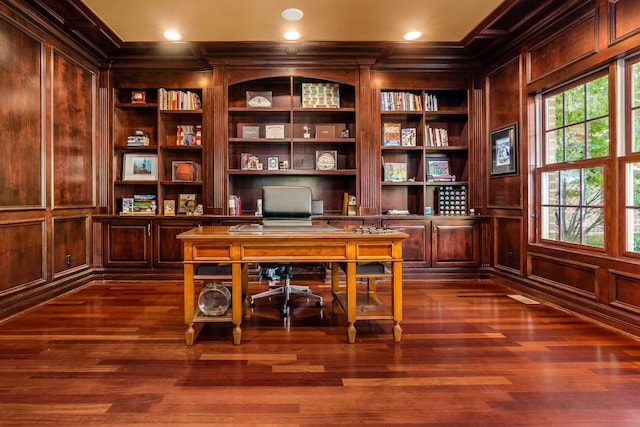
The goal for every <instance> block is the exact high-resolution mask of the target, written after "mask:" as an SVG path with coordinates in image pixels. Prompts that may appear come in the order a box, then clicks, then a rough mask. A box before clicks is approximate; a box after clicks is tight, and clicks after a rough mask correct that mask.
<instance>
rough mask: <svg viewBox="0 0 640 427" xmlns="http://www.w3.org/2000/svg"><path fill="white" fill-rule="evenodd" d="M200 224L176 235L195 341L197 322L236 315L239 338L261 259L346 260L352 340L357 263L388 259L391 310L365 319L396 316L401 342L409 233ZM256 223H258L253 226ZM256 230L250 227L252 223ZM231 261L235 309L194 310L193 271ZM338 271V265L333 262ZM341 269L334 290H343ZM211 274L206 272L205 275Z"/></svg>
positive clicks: (188, 322) (190, 336) (235, 333)
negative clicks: (251, 277)
mask: <svg viewBox="0 0 640 427" xmlns="http://www.w3.org/2000/svg"><path fill="white" fill-rule="evenodd" d="M237 228H238V227H235V228H234V227H225V226H212V227H198V228H195V229H193V230H189V231H186V232H184V233H181V234H179V235H178V236H177V238H178V239H180V240H182V241H183V244H184V321H185V324H186V325H187V330H186V331H185V339H186V342H187V345H192V344H193V340H194V335H195V331H194V328H193V324H194V322H210V321H218V322H220V321H227V322H228V321H231V322H232V323H233V324H234V329H233V342H234V344H240V341H241V337H242V329H241V328H240V324H241V322H242V315H243V310H244V307H245V298H246V294H247V286H248V285H247V282H248V274H247V263H260V262H271V263H274V262H282V261H284V260H286V261H287V262H302V263H307V262H328V263H332V264H333V263H336V262H343V263H346V292H345V300H346V301H345V304H344V305H345V306H346V312H347V321H348V326H347V335H348V340H349V343H354V342H355V339H356V328H355V322H356V320H358V314H357V312H356V263H357V262H363V261H371V262H389V263H391V272H392V291H391V300H392V301H391V314H389V315H380V316H373V315H371V314H370V313H369V314H368V315H367V316H366V317H361V319H363V318H366V319H388V318H390V319H393V323H394V325H393V337H394V341H395V342H400V339H401V336H402V328H401V327H400V321H401V320H402V240H403V239H405V238H407V237H408V235H407V234H405V233H402V232H400V231H396V230H384V232H380V233H373V234H372V233H363V232H361V230H360V229H355V228H345V229H332V228H331V227H324V228H322V227H314V230H313V231H310V230H309V229H306V230H305V231H300V230H295V231H287V230H282V231H281V230H277V231H273V230H269V231H266V229H264V230H260V231H244V230H242V228H241V227H240V231H234V230H237ZM254 229H255V226H254ZM250 230H251V229H250ZM214 262H216V263H219V262H225V263H231V264H232V282H231V283H232V284H231V288H232V289H231V295H232V301H231V315H230V316H229V315H226V316H221V317H208V316H204V315H202V314H201V313H200V312H199V310H198V312H197V313H195V314H194V311H195V308H196V307H195V305H196V304H195V289H194V271H195V266H196V265H198V264H203V263H214ZM332 268H333V269H334V271H337V268H338V267H337V266H336V265H334V266H333V267H332ZM336 278H337V275H335V276H334V281H333V285H332V290H333V292H334V294H335V293H337V292H338V283H337V281H336ZM204 279H206V278H204Z"/></svg>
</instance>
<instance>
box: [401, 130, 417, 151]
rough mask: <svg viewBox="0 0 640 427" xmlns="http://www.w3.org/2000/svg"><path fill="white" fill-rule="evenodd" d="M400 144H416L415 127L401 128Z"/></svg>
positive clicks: (412, 145) (409, 145)
mask: <svg viewBox="0 0 640 427" xmlns="http://www.w3.org/2000/svg"><path fill="white" fill-rule="evenodd" d="M402 146H403V147H415V146H416V128H404V129H402Z"/></svg>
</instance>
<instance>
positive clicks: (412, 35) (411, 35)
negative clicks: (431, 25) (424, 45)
mask: <svg viewBox="0 0 640 427" xmlns="http://www.w3.org/2000/svg"><path fill="white" fill-rule="evenodd" d="M421 35H422V33H421V32H420V31H409V32H408V33H407V34H405V35H404V39H405V40H416V39H418V38H420V36H421Z"/></svg>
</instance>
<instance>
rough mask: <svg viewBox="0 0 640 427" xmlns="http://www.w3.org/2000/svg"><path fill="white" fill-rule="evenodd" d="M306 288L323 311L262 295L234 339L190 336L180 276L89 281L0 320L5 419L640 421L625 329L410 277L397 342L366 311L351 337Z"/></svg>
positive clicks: (636, 360)
mask: <svg viewBox="0 0 640 427" xmlns="http://www.w3.org/2000/svg"><path fill="white" fill-rule="evenodd" d="M385 286H388V284H387V283H385V282H382V284H381V285H380V286H379V288H380V290H381V291H384V290H385ZM263 288H264V286H260V287H258V286H257V285H256V284H252V285H251V290H252V291H255V292H257V291H259V290H263ZM315 289H316V290H320V291H321V292H322V293H324V294H325V295H326V297H327V298H326V302H325V306H324V307H323V308H322V309H318V308H316V307H314V304H313V302H309V303H307V302H306V301H296V302H295V303H294V306H293V309H292V310H291V311H292V312H291V316H290V320H288V321H285V320H283V319H282V318H281V317H280V314H279V312H278V307H277V303H276V302H275V301H271V302H270V301H266V300H264V301H259V302H258V304H257V306H256V307H255V309H254V310H253V312H252V313H250V314H249V316H250V317H249V318H247V319H246V320H245V322H244V323H243V343H242V344H241V345H240V346H234V345H233V344H232V340H231V325H227V324H219V323H218V324H207V325H205V327H204V328H203V330H202V331H201V332H200V335H199V336H198V338H197V339H196V342H195V344H194V345H193V346H192V347H187V346H186V345H185V342H184V324H183V315H182V308H181V305H182V294H181V292H182V287H181V284H180V283H178V282H139V281H131V282H104V283H103V282H94V283H92V284H90V285H88V286H86V287H84V288H83V289H81V290H79V291H77V292H74V293H71V294H68V295H65V296H63V297H61V298H59V299H57V300H56V301H53V302H51V303H48V304H46V305H43V306H41V307H38V308H35V309H33V310H31V311H29V312H27V313H24V314H22V315H20V316H17V317H14V318H12V319H9V320H7V321H5V322H3V323H1V324H0V425H2V426H14V425H30V426H33V425H52V424H54V425H56V426H80V425H82V426H87V425H92V426H93V425H130V424H140V425H153V426H156V425H185V426H186V425H271V426H327V425H357V424H362V425H377V426H406V425H423V426H424V425H438V426H465V425H470V426H581V427H583V426H638V425H640V342H639V341H637V340H634V339H633V338H631V337H628V336H625V335H622V334H618V333H616V332H615V331H612V330H609V329H606V328H603V327H601V326H599V325H597V324H594V323H591V322H589V321H586V320H583V319H581V318H578V317H576V316H573V315H571V314H567V313H565V312H562V311H559V310H557V309H555V308H553V307H550V306H548V305H546V304H540V305H527V304H524V303H522V302H519V301H516V300H514V299H512V298H509V297H507V295H508V294H510V293H512V292H510V291H509V290H508V289H506V288H504V287H502V286H498V285H496V284H494V283H492V282H490V281H479V280H478V281H475V280H474V281H445V282H441V281H438V282H436V281H420V280H413V279H411V280H408V279H407V280H405V291H404V321H403V322H402V327H403V330H404V334H403V337H402V342H401V343H398V344H396V343H394V342H393V340H392V334H391V326H392V325H391V321H370V322H365V321H361V322H358V323H357V324H356V326H357V328H358V335H357V343H356V344H347V336H346V332H345V316H344V313H343V312H342V311H341V310H337V311H336V313H332V311H333V307H332V304H331V297H330V296H329V287H328V286H326V285H323V286H320V287H316V288H315Z"/></svg>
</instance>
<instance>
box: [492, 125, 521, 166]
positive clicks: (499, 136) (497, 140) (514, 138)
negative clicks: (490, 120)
mask: <svg viewBox="0 0 640 427" xmlns="http://www.w3.org/2000/svg"><path fill="white" fill-rule="evenodd" d="M489 139H490V142H491V176H498V175H517V174H518V123H511V124H509V125H506V126H503V127H501V128H498V129H494V130H492V131H491V133H490V135H489Z"/></svg>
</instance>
